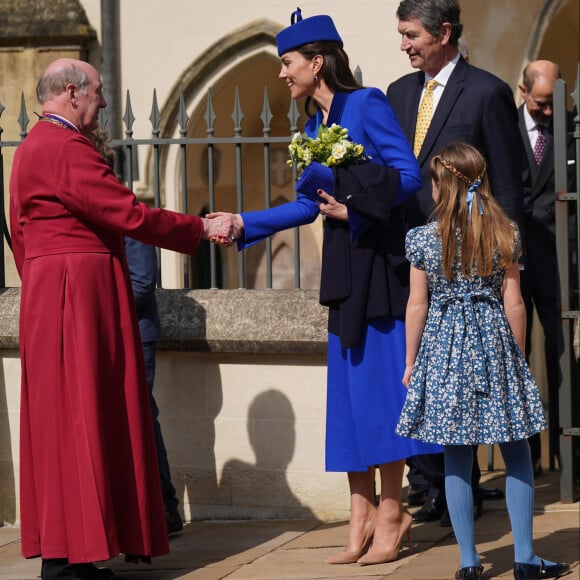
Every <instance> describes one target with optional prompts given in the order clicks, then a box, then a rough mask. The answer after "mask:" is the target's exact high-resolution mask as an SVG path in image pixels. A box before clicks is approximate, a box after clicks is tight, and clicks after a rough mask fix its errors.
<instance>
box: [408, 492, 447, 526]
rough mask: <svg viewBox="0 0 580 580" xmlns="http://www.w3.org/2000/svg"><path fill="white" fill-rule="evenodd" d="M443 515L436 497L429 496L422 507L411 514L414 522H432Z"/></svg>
mask: <svg viewBox="0 0 580 580" xmlns="http://www.w3.org/2000/svg"><path fill="white" fill-rule="evenodd" d="M442 515H443V507H442V506H441V503H440V502H438V501H437V499H435V498H433V497H431V498H429V499H428V500H427V501H426V502H425V503H424V504H423V507H422V508H421V509H420V510H418V511H416V512H415V513H414V514H413V521H414V522H434V521H435V520H440V519H441V516H442Z"/></svg>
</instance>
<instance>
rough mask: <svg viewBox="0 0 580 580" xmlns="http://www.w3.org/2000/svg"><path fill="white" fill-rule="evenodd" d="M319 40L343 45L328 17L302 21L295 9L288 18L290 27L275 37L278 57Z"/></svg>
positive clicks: (300, 13)
mask: <svg viewBox="0 0 580 580" xmlns="http://www.w3.org/2000/svg"><path fill="white" fill-rule="evenodd" d="M321 40H326V41H331V42H338V44H340V46H342V45H343V43H342V38H340V35H339V34H338V30H336V26H334V22H333V21H332V18H331V17H330V16H325V15H320V16H311V17H310V18H306V19H304V20H303V19H302V11H301V10H300V8H297V9H296V10H295V11H294V12H292V16H291V17H290V26H288V28H284V30H281V31H280V32H279V33H278V34H277V35H276V44H277V45H278V56H282V55H283V54H284V53H285V52H288V51H289V50H293V49H294V48H298V47H299V46H303V45H304V44H308V43H310V42H318V41H321Z"/></svg>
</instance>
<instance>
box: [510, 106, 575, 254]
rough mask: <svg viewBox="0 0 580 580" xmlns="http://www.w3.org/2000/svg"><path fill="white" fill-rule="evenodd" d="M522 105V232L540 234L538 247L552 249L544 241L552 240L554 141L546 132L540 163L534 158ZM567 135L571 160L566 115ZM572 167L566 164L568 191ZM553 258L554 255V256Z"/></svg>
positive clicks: (535, 235) (570, 184)
mask: <svg viewBox="0 0 580 580" xmlns="http://www.w3.org/2000/svg"><path fill="white" fill-rule="evenodd" d="M524 106H525V105H522V106H521V107H520V108H519V109H518V116H519V126H520V132H521V135H522V140H523V142H524V163H525V165H524V172H525V173H526V172H527V174H526V175H527V179H526V195H525V205H526V208H525V213H526V216H525V218H526V219H525V228H524V230H525V234H526V237H530V236H534V237H540V238H541V239H538V240H537V241H538V248H539V249H540V248H542V247H543V248H544V250H545V251H550V252H553V246H551V248H548V247H545V246H544V243H545V242H546V241H550V242H551V243H552V244H553V243H554V239H555V235H556V232H555V216H554V210H555V203H556V191H555V190H556V186H555V183H554V141H553V137H552V135H551V133H548V134H546V147H545V149H544V156H543V158H542V161H541V162H540V164H539V165H536V162H535V161H534V152H533V150H532V145H531V143H530V139H529V137H528V132H527V129H526V122H525V119H524ZM568 128H569V131H570V132H569V134H568V139H567V158H568V159H574V140H573V136H572V118H571V116H570V115H569V116H568ZM574 169H575V166H574V165H572V164H570V165H568V184H569V187H568V189H569V191H573V190H574V189H575V188H574V185H573V184H574V182H575V179H574V176H575V171H574ZM553 258H554V260H555V256H553Z"/></svg>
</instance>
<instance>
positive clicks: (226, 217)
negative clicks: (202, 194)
mask: <svg viewBox="0 0 580 580" xmlns="http://www.w3.org/2000/svg"><path fill="white" fill-rule="evenodd" d="M201 219H202V221H203V238H204V239H205V240H209V241H210V242H213V243H214V244H219V245H220V246H224V247H226V248H229V247H230V246H231V245H232V244H233V243H234V242H235V241H236V240H237V239H238V238H239V237H241V235H242V232H243V231H244V220H243V219H242V216H241V215H240V214H239V213H229V212H223V211H218V212H214V213H208V214H207V215H206V216H205V217H203V218H201Z"/></svg>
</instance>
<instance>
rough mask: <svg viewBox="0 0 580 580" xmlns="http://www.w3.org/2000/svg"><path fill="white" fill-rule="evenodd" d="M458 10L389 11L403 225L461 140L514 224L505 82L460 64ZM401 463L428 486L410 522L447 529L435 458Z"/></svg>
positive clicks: (421, 4) (434, 5)
mask: <svg viewBox="0 0 580 580" xmlns="http://www.w3.org/2000/svg"><path fill="white" fill-rule="evenodd" d="M460 13H461V8H460V6H459V2H458V1H457V0H403V1H402V2H401V3H400V4H399V7H398V9H397V18H398V20H399V22H398V31H399V33H400V34H401V50H403V51H405V52H406V53H407V55H408V56H409V61H410V63H411V66H412V67H413V68H415V69H418V70H417V72H415V73H411V74H408V75H406V76H403V77H402V78H400V79H398V80H397V81H395V82H394V83H392V84H391V85H390V86H389V88H388V90H387V96H388V97H389V100H390V102H391V105H392V106H393V109H394V110H395V113H396V115H397V117H398V120H399V123H400V124H401V127H402V129H403V132H404V133H405V135H406V136H407V139H408V140H409V142H410V143H411V144H413V145H414V149H415V154H416V155H417V160H418V162H419V165H420V167H421V176H422V179H423V185H422V188H421V190H420V191H419V192H418V194H417V196H416V198H414V199H412V200H410V201H409V202H407V206H406V208H405V209H406V211H407V226H408V227H409V228H410V227H414V226H418V225H423V224H424V223H425V222H426V221H427V219H428V217H429V215H430V213H431V211H432V209H433V205H434V204H433V199H432V197H431V177H430V172H429V164H430V162H431V159H432V158H433V156H435V155H437V153H438V152H439V151H440V150H441V148H442V147H444V146H445V145H447V144H448V143H450V142H452V141H464V142H467V143H469V144H471V145H473V146H474V147H476V148H477V149H478V150H479V151H480V152H481V153H482V154H483V155H484V157H485V158H486V160H487V163H488V174H489V177H490V181H491V186H492V191H493V193H494V196H495V197H496V199H497V200H498V201H499V202H500V203H501V205H502V207H503V208H504V210H505V211H506V212H507V214H508V216H509V217H510V218H512V219H513V220H514V221H516V222H517V223H518V224H521V223H522V217H523V186H522V154H523V153H522V140H521V135H520V133H519V129H518V115H517V109H516V105H515V102H514V98H513V94H512V91H511V89H510V87H509V86H508V85H507V84H506V83H505V82H503V81H502V80H500V79H499V78H498V77H496V76H494V75H492V74H491V73H489V72H486V71H484V70H482V69H479V68H476V67H474V66H472V65H470V64H468V63H467V62H465V60H464V59H463V57H462V56H461V54H460V53H459V49H458V41H459V38H460V36H461V32H462V29H463V25H462V24H461V23H460ZM431 79H433V80H434V81H436V83H435V88H434V89H433V94H432V114H431V120H430V123H429V124H428V129H427V131H426V134H425V135H424V139H419V138H418V136H419V131H417V134H416V126H417V118H418V116H420V115H419V110H420V108H421V109H422V101H423V97H424V94H425V93H426V92H428V89H427V86H428V85H427V83H428V81H430V80H431ZM432 85H433V83H429V86H432ZM418 141H419V142H418ZM421 141H422V142H421ZM408 463H409V466H410V468H411V472H410V482H411V487H412V486H413V479H412V478H414V477H418V481H420V482H421V476H422V480H423V481H422V482H423V484H424V485H428V486H429V492H428V497H426V498H425V499H426V503H425V504H424V505H423V507H422V508H421V509H420V510H419V511H418V512H416V513H415V514H414V520H415V521H433V520H436V519H439V518H441V517H442V516H445V517H444V519H443V521H442V524H443V525H449V521H448V518H447V516H446V513H445V512H446V510H445V507H446V502H445V493H444V467H443V454H435V455H431V456H417V457H416V458H413V459H412V460H409V461H408ZM472 479H473V481H472V484H473V488H474V499H475V502H476V505H477V510H476V515H477V512H478V511H480V506H481V499H482V497H481V495H480V488H479V483H478V482H479V467H478V466H477V461H474V473H473V478H472ZM488 491H489V496H490V497H493V495H494V494H496V495H498V494H497V493H496V492H497V490H488ZM500 493H501V492H500ZM484 497H485V496H484ZM410 499H411V498H410Z"/></svg>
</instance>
